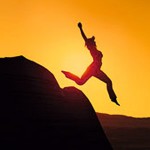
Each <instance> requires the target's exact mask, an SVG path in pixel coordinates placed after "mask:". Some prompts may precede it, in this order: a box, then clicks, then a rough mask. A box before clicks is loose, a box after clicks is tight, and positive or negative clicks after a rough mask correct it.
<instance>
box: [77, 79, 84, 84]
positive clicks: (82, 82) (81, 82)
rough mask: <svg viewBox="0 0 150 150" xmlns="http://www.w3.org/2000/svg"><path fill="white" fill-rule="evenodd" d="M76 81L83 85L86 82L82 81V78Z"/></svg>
mask: <svg viewBox="0 0 150 150" xmlns="http://www.w3.org/2000/svg"><path fill="white" fill-rule="evenodd" d="M76 83H77V84H78V85H83V84H84V83H85V82H84V81H82V80H80V81H76Z"/></svg>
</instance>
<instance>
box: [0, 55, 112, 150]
mask: <svg viewBox="0 0 150 150" xmlns="http://www.w3.org/2000/svg"><path fill="white" fill-rule="evenodd" d="M0 93H1V95H0V125H1V127H0V149H2V147H3V149H4V148H5V149H7V148H8V147H10V148H11V149H20V150H22V149H31V148H32V149H42V150H43V149H52V150H57V149H65V150H84V149H85V150H100V149H101V150H111V149H112V148H111V145H110V144H109V142H108V140H107V138H106V136H105V134H104V132H103V129H102V127H101V125H100V123H99V121H98V119H97V116H96V114H95V111H94V109H93V107H92V106H91V104H90V102H89V100H88V99H87V97H86V96H85V95H84V94H83V93H82V92H81V91H80V90H78V89H76V88H74V87H66V88H64V89H61V88H60V87H59V84H58V83H57V81H56V79H55V77H54V76H53V74H52V73H50V72H49V71H48V70H47V69H45V68H44V67H42V66H40V65H38V64H36V63H34V62H32V61H30V60H28V59H26V58H24V57H23V56H19V57H13V58H1V59H0Z"/></svg>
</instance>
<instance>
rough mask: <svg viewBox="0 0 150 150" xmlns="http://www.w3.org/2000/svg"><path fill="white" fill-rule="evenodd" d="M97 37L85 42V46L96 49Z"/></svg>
mask: <svg viewBox="0 0 150 150" xmlns="http://www.w3.org/2000/svg"><path fill="white" fill-rule="evenodd" d="M94 40H95V37H94V36H92V37H91V38H88V39H87V40H86V41H85V46H86V47H88V46H95V47H96V43H95V41H94Z"/></svg>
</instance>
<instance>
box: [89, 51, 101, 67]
mask: <svg viewBox="0 0 150 150" xmlns="http://www.w3.org/2000/svg"><path fill="white" fill-rule="evenodd" d="M90 54H91V56H92V57H93V63H94V64H95V67H96V66H97V67H98V68H99V67H101V65H102V57H103V54H102V52H101V51H98V50H97V49H94V50H90Z"/></svg>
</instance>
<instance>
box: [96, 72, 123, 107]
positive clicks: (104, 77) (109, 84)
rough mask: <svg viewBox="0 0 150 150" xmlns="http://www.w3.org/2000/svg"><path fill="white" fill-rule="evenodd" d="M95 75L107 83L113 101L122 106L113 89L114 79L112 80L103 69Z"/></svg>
mask: <svg viewBox="0 0 150 150" xmlns="http://www.w3.org/2000/svg"><path fill="white" fill-rule="evenodd" d="M94 76H95V77H96V78H98V79H100V80H101V81H103V82H105V83H106V85H107V91H108V94H109V97H110V99H111V101H112V102H114V103H116V104H117V105H119V106H120V104H119V103H118V102H117V96H116V94H115V92H114V90H113V86H112V81H111V80H110V78H109V77H108V76H107V75H106V74H105V73H104V72H103V71H101V70H99V71H97V73H96V74H95V75H94Z"/></svg>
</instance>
